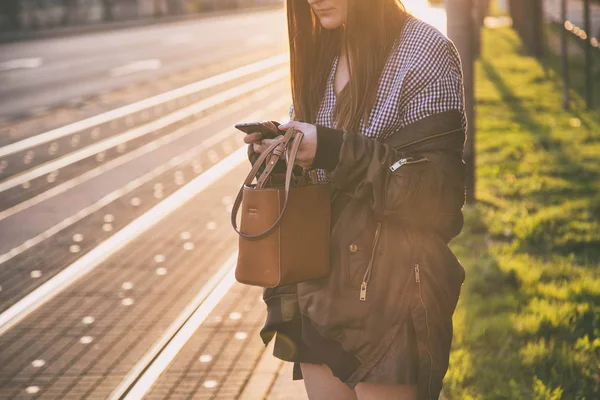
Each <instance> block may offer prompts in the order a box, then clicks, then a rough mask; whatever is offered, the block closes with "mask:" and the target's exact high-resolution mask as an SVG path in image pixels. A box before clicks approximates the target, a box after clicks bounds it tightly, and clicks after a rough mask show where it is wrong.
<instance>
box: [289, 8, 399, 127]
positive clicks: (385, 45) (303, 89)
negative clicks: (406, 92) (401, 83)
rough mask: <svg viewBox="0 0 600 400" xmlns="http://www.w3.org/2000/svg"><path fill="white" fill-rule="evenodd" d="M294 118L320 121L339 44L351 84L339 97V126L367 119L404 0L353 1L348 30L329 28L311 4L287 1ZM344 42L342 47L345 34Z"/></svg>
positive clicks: (337, 113) (394, 37)
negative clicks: (343, 47)
mask: <svg viewBox="0 0 600 400" xmlns="http://www.w3.org/2000/svg"><path fill="white" fill-rule="evenodd" d="M287 18H288V33H289V45H290V72H291V87H292V99H293V102H294V118H295V119H297V120H300V121H303V122H309V123H315V121H316V118H317V113H318V109H319V106H320V104H321V101H322V99H323V95H324V92H325V87H326V84H327V78H328V77H329V72H330V69H331V65H332V63H333V60H334V59H335V56H336V55H337V54H338V51H339V50H340V48H341V47H340V46H342V45H344V46H346V51H347V54H348V63H349V68H350V82H349V83H348V85H346V87H345V88H344V90H342V92H341V93H340V95H339V96H338V101H337V104H336V109H335V118H336V126H337V127H338V128H341V127H353V128H356V127H358V126H359V124H360V120H361V118H364V119H365V121H368V117H369V114H370V113H371V110H372V108H373V106H374V105H375V100H376V96H377V88H378V86H379V79H380V77H381V73H382V72H383V68H384V66H385V63H386V61H387V58H388V57H389V54H390V51H391V49H392V46H393V44H394V42H395V40H396V38H397V37H398V35H399V34H400V31H401V29H402V27H403V26H404V23H405V20H406V11H405V9H404V5H403V4H402V2H401V1H400V0H348V18H347V22H346V26H345V28H338V29H333V30H328V29H324V28H323V27H322V26H321V24H320V23H319V20H318V17H317V16H316V15H315V13H314V12H313V10H312V8H311V6H310V5H309V4H308V2H307V1H306V0H287ZM340 29H345V32H344V37H345V40H344V43H341V37H342V35H341V31H340Z"/></svg>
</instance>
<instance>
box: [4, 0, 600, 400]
mask: <svg viewBox="0 0 600 400" xmlns="http://www.w3.org/2000/svg"><path fill="white" fill-rule="evenodd" d="M363 1H371V0H363ZM283 3H284V2H283V1H282V0H0V398H2V399H30V398H32V399H33V398H41V399H80V398H81V399H123V398H126V399H135V400H137V399H141V398H149V399H169V398H171V399H180V398H186V399H214V398H219V399H234V398H240V399H264V398H268V399H270V400H278V399H292V400H294V399H303V400H304V399H306V395H305V392H304V388H303V384H302V382H301V381H292V380H291V376H292V370H291V365H290V364H289V363H283V362H281V361H280V360H278V359H275V358H274V357H272V355H271V353H272V348H271V347H270V346H271V345H270V346H269V347H268V348H267V349H266V350H265V348H264V346H263V343H262V341H261V339H260V336H259V331H260V329H261V327H262V325H263V322H264V315H265V307H264V303H263V301H262V298H261V295H262V291H261V289H260V288H257V287H249V286H243V285H241V284H239V283H237V282H235V279H234V275H233V271H234V269H235V265H236V260H237V245H238V236H237V234H236V233H235V232H234V230H233V229H232V226H231V214H232V211H233V204H234V201H235V199H236V196H237V194H238V191H239V190H240V187H241V185H242V183H243V182H244V179H246V177H247V174H248V172H249V170H250V168H249V167H250V164H249V163H248V159H247V153H246V151H247V150H246V149H247V148H246V145H245V144H244V143H243V135H244V134H243V133H241V132H239V131H237V130H236V129H234V127H233V125H234V124H236V123H238V122H250V121H259V120H265V119H269V120H278V121H284V120H286V119H287V118H288V111H289V107H290V103H291V100H290V93H289V65H288V54H287V52H288V44H287V29H286V21H285V12H284V9H283ZM404 3H405V6H406V8H407V9H408V11H409V12H411V13H412V14H414V15H415V16H417V17H418V18H421V19H423V20H424V21H426V22H428V23H430V24H431V25H433V26H435V27H436V28H437V29H439V30H440V31H441V32H443V33H444V34H445V35H448V36H449V37H450V38H451V39H452V40H453V41H455V44H456V46H457V48H458V49H459V51H460V53H461V58H462V61H463V66H464V70H465V88H466V90H465V93H466V99H467V107H468V110H469V113H470V118H471V120H470V127H469V129H470V131H469V138H470V141H469V142H468V143H467V149H469V150H468V151H467V153H466V154H467V155H473V154H475V155H476V157H475V164H474V165H472V164H469V166H470V167H471V166H472V168H470V171H474V172H473V173H474V175H475V176H476V186H474V190H473V191H472V192H469V194H471V195H472V199H471V200H472V203H471V204H469V205H468V206H467V207H465V217H466V222H465V228H464V230H463V233H462V234H461V236H459V237H458V238H457V239H456V240H455V241H453V242H452V243H451V247H452V249H453V251H455V252H456V254H457V255H458V257H459V259H460V260H461V262H462V263H463V265H464V267H465V269H466V271H467V280H466V282H465V285H464V286H463V291H462V297H461V300H460V302H459V305H458V308H457V311H456V314H455V319H454V321H455V332H454V335H455V339H454V342H453V350H452V355H451V362H450V369H449V372H448V374H447V377H446V380H445V387H444V391H443V397H444V398H447V399H457V400H461V399H466V398H473V399H500V398H502V399H556V400H557V399H575V398H581V399H583V398H587V399H592V398H597V394H598V393H600V378H599V377H600V365H599V361H598V360H599V359H600V339H598V337H599V336H600V331H599V329H600V322H599V317H598V316H599V315H600V309H599V307H600V306H599V300H598V299H600V278H599V276H600V274H598V271H599V269H598V266H599V264H600V261H599V260H600V252H599V251H598V249H600V227H599V222H598V221H600V211H599V209H598V204H600V198H599V197H598V194H599V193H600V186H598V182H600V179H598V178H600V170H599V169H600V166H599V165H600V164H599V163H598V158H599V157H600V145H599V139H600V121H599V118H598V107H599V104H600V101H599V100H598V95H599V94H600V93H599V92H600V90H599V89H598V87H600V85H598V84H597V82H599V79H598V78H600V57H598V54H600V50H599V47H600V46H599V41H598V37H600V3H599V2H597V1H589V2H588V1H584V0H568V1H566V0H531V1H529V0H528V1H518V0H491V1H489V2H488V1H487V0H472V1H471V0H468V1H467V0H446V1H443V0H437V1H434V0H430V1H427V0H407V1H405V2H404ZM465 4H467V5H468V4H471V6H470V7H471V8H469V7H466V8H465V7H464V5H465ZM461 5H462V6H463V7H462V8H461ZM563 5H564V6H565V8H564V9H563V8H562V6H563ZM586 10H589V11H588V12H586ZM449 16H450V18H451V20H450V21H449V22H448V17H449ZM484 17H485V18H484ZM452 18H454V19H452ZM461 18H462V19H461ZM465 21H466V22H465ZM461 24H462V25H461ZM461 26H465V27H466V33H465V31H464V30H463V31H459V29H460V27H461ZM480 28H481V29H480ZM452 29H454V31H452ZM469 29H470V30H469ZM472 112H474V113H473V114H471V113H472ZM469 146H472V147H469ZM469 157H470V156H469ZM467 161H468V162H469V163H470V162H471V161H473V158H468V160H467ZM475 165H476V167H475ZM474 183H475V180H474ZM475 200H476V202H475ZM238 220H239V218H238ZM350 248H352V247H350ZM359 251H360V250H359Z"/></svg>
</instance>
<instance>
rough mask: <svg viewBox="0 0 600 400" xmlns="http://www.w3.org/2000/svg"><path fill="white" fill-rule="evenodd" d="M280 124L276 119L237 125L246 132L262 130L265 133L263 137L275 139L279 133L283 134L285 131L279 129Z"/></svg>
mask: <svg viewBox="0 0 600 400" xmlns="http://www.w3.org/2000/svg"><path fill="white" fill-rule="evenodd" d="M279 125H281V124H280V123H279V122H275V121H260V122H246V123H243V124H237V125H235V127H236V129H239V130H240V131H242V132H244V133H246V134H250V133H256V132H260V133H262V134H263V138H265V139H273V138H275V137H276V136H278V135H283V132H282V131H280V130H279Z"/></svg>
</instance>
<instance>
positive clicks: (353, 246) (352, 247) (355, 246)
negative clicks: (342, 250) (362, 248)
mask: <svg viewBox="0 0 600 400" xmlns="http://www.w3.org/2000/svg"><path fill="white" fill-rule="evenodd" d="M357 250H358V246H357V245H355V244H351V245H350V251H351V252H352V253H356V251H357Z"/></svg>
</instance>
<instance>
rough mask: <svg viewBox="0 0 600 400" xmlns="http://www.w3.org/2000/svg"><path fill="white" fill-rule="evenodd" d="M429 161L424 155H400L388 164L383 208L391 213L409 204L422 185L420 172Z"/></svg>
mask: <svg viewBox="0 0 600 400" xmlns="http://www.w3.org/2000/svg"><path fill="white" fill-rule="evenodd" d="M427 163H429V159H428V158H427V157H424V156H420V157H419V156H415V157H404V156H403V157H402V158H401V159H400V160H398V161H396V162H395V163H394V164H392V165H391V166H390V171H391V172H390V173H389V178H388V181H387V183H386V187H385V196H384V202H385V209H386V210H387V211H389V212H391V213H396V212H398V210H400V209H402V208H405V207H408V206H410V203H411V202H412V201H413V200H414V198H415V197H416V196H417V195H418V192H419V190H420V187H421V186H422V184H423V183H422V178H421V175H422V172H423V170H424V167H425V166H426V165H427Z"/></svg>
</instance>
